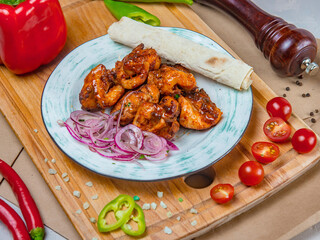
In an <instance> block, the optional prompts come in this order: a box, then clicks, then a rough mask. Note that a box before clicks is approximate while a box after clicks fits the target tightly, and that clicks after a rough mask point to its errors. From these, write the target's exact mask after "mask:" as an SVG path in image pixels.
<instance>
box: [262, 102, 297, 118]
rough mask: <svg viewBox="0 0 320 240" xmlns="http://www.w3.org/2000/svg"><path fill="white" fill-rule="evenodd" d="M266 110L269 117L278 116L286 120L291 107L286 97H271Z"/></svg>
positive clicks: (289, 114)
mask: <svg viewBox="0 0 320 240" xmlns="http://www.w3.org/2000/svg"><path fill="white" fill-rule="evenodd" d="M266 108H267V112H268V114H269V116H270V117H279V118H282V119H283V120H284V121H287V120H288V119H289V117H290V116H291V112H292V107H291V104H290V103H289V102H288V100H287V99H285V98H283V97H275V98H272V99H271V100H270V101H269V102H268V103H267V107H266Z"/></svg>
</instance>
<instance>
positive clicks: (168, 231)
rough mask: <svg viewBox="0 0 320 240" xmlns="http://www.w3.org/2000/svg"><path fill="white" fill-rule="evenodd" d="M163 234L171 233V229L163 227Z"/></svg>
mask: <svg viewBox="0 0 320 240" xmlns="http://www.w3.org/2000/svg"><path fill="white" fill-rule="evenodd" d="M163 231H164V233H166V234H169V235H170V234H171V233H172V230H171V228H169V227H167V226H165V228H164V230H163Z"/></svg>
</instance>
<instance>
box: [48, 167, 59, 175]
mask: <svg viewBox="0 0 320 240" xmlns="http://www.w3.org/2000/svg"><path fill="white" fill-rule="evenodd" d="M48 172H49V174H51V175H54V174H57V171H56V170H54V169H52V168H50V169H49V171H48Z"/></svg>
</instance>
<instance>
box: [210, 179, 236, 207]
mask: <svg viewBox="0 0 320 240" xmlns="http://www.w3.org/2000/svg"><path fill="white" fill-rule="evenodd" d="M233 194H234V188H233V186H232V185H231V184H218V185H215V186H214V187H213V188H212V189H211V191H210V196H211V198H212V199H213V200H214V201H216V202H217V203H226V202H229V201H230V200H231V199H232V198H233Z"/></svg>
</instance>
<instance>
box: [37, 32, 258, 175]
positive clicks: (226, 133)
mask: <svg viewBox="0 0 320 240" xmlns="http://www.w3.org/2000/svg"><path fill="white" fill-rule="evenodd" d="M164 29H166V30H168V31H171V32H174V33H176V34H178V35H180V36H182V37H184V38H187V39H190V40H192V41H195V42H197V43H199V44H202V45H204V46H207V47H209V48H212V49H215V50H217V51H219V52H222V53H225V54H229V53H228V52H227V51H226V50H224V49H223V48H222V47H221V46H220V45H218V44H217V43H216V42H214V41H213V40H211V39H209V38H207V37H206V36H204V35H201V34H199V33H196V32H193V31H190V30H186V29H182V28H164ZM131 50H132V49H131V48H129V47H126V46H124V45H121V44H118V43H116V42H113V41H112V40H111V39H110V38H109V36H108V35H105V36H102V37H99V38H96V39H93V40H91V41H89V42H86V43H84V44H83V45H81V46H79V47H78V48H76V49H74V50H73V51H72V52H70V53H69V54H68V55H67V56H66V57H65V58H64V59H63V60H62V61H61V62H60V63H59V65H58V66H57V67H56V69H55V70H54V71H53V72H52V74H51V75H50V77H49V79H48V81H47V83H46V85H45V88H44V90H43V94H42V102H41V111H42V118H43V122H44V124H45V126H46V128H47V131H48V133H49V134H50V136H51V138H52V139H53V140H54V142H55V143H56V144H57V146H58V147H59V148H60V149H61V150H62V151H63V152H64V153H65V154H66V155H67V156H68V157H70V158H71V159H73V160H74V161H75V162H77V163H78V164H80V165H82V166H83V167H85V168H87V169H90V170H91V171H93V172H96V173H98V174H101V175H104V176H108V177H114V178H120V179H125V180H133V181H159V180H166V179H171V178H176V177H179V176H183V175H187V174H190V173H192V172H196V171H199V170H202V169H205V168H207V167H209V166H210V165H212V164H214V163H215V162H217V161H219V160H220V159H221V158H223V157H224V156H225V155H226V154H228V153H229V152H230V151H231V150H232V149H233V148H234V147H235V145H236V144H237V143H238V142H239V141H240V139H241V137H242V136H243V134H244V132H245V130H246V128H247V126H248V123H249V121H250V116H251V110H252V103H253V102H252V101H253V100H252V91H251V88H250V89H249V90H247V91H241V92H240V91H237V90H234V89H232V88H230V87H226V86H224V85H221V84H218V83H216V82H214V81H212V80H210V79H208V78H206V77H204V76H202V75H200V74H196V73H194V75H195V77H196V80H197V84H198V86H199V87H200V88H204V89H205V91H206V92H207V93H208V95H209V96H210V98H211V100H212V101H213V102H215V103H216V104H217V106H218V107H219V108H220V109H221V110H222V111H223V117H222V119H221V121H220V122H219V123H218V125H217V126H215V127H213V128H211V129H209V130H205V131H194V130H186V129H183V128H182V129H180V131H179V132H178V133H177V135H176V138H175V141H174V143H175V144H176V145H177V146H178V147H179V149H180V150H179V151H172V152H170V155H169V158H168V159H167V160H166V161H163V162H158V163H153V162H149V161H146V160H139V161H140V163H141V164H142V165H143V168H142V167H141V166H139V165H137V164H134V163H128V162H118V161H113V160H111V159H107V158H103V157H101V156H99V155H98V154H96V153H94V152H91V151H90V150H89V149H88V147H87V146H85V145H83V144H81V143H79V142H77V141H76V140H74V139H73V138H72V137H71V136H70V134H69V133H68V131H67V129H66V128H64V127H60V126H59V125H58V124H57V121H58V120H66V119H67V118H68V117H69V116H70V113H71V112H72V111H74V110H78V109H81V105H80V102H79V92H80V90H81V88H82V85H83V80H84V78H85V77H86V75H87V74H88V73H89V72H90V70H91V69H92V68H93V67H95V66H96V65H98V64H100V63H102V64H104V65H105V66H106V67H107V68H108V69H111V68H113V67H114V64H115V62H116V61H117V60H119V59H122V58H123V57H124V56H125V55H127V54H128V53H129V52H130V51H131Z"/></svg>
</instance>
